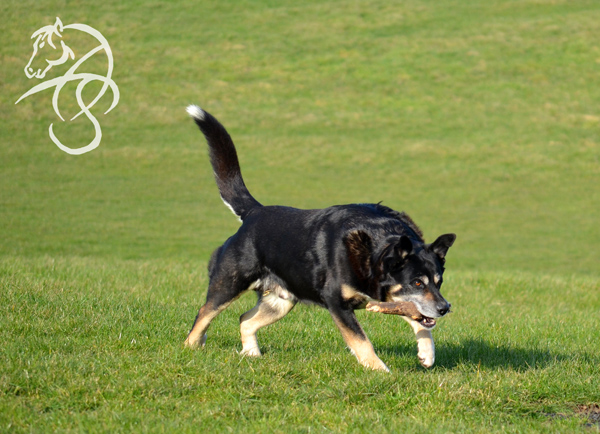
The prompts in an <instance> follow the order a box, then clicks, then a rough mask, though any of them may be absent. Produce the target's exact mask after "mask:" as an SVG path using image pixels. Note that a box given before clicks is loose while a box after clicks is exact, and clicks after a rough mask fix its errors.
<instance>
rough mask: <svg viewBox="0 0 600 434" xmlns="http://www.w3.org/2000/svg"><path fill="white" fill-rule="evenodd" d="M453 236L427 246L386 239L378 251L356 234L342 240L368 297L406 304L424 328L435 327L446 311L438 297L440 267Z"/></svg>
mask: <svg viewBox="0 0 600 434" xmlns="http://www.w3.org/2000/svg"><path fill="white" fill-rule="evenodd" d="M455 239H456V235H455V234H445V235H441V236H440V237H438V238H437V239H436V240H435V241H434V242H433V243H431V244H423V243H420V242H413V241H411V239H410V238H409V237H407V236H404V235H403V236H394V237H390V238H388V239H387V240H386V242H385V243H383V245H384V246H383V248H382V249H381V251H379V252H377V251H374V250H376V249H375V246H374V243H373V241H372V240H371V238H370V237H369V235H367V234H366V233H365V232H362V231H356V232H353V233H351V234H350V235H349V237H348V238H346V246H347V247H348V253H349V258H350V263H351V266H352V268H353V269H354V272H355V274H356V275H357V277H358V280H360V281H362V282H364V284H365V285H366V286H367V287H368V288H369V290H368V292H369V295H370V296H371V297H373V298H376V299H379V300H381V301H410V302H412V303H414V304H415V306H417V309H418V310H419V312H420V313H421V315H423V319H422V320H421V321H420V323H421V325H422V326H424V327H426V328H433V327H435V324H436V322H435V318H440V317H442V316H444V315H446V314H447V313H448V312H449V311H450V303H448V302H447V301H446V299H445V298H444V297H443V296H442V294H441V292H440V289H441V286H442V282H443V275H444V263H445V258H446V253H447V252H448V249H449V248H450V247H451V246H452V244H453V243H454V240H455Z"/></svg>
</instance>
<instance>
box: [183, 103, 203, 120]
mask: <svg viewBox="0 0 600 434" xmlns="http://www.w3.org/2000/svg"><path fill="white" fill-rule="evenodd" d="M186 111H187V112H188V115H190V116H191V117H193V118H194V119H197V120H199V121H203V120H204V110H202V109H201V108H200V107H198V106H197V105H189V106H187V108H186Z"/></svg>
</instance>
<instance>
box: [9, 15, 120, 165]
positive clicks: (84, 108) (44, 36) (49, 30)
mask: <svg viewBox="0 0 600 434" xmlns="http://www.w3.org/2000/svg"><path fill="white" fill-rule="evenodd" d="M70 29H72V30H78V31H80V32H84V33H87V34H88V35H91V36H93V37H94V38H96V39H97V40H98V42H99V43H100V45H98V46H97V47H96V48H93V49H92V50H90V51H88V52H87V53H86V54H85V55H84V56H82V57H81V58H80V59H79V60H78V61H77V62H75V64H74V65H73V66H72V67H71V68H69V70H68V71H67V72H66V73H65V74H64V75H63V76H61V77H56V78H53V79H51V80H46V81H43V82H41V83H40V84H38V85H36V86H34V87H32V88H31V89H29V90H28V91H27V92H25V93H24V94H23V95H22V96H21V97H20V98H19V99H18V100H17V102H15V104H18V103H19V101H21V100H22V99H24V98H27V97H28V96H30V95H33V94H35V93H38V92H41V91H43V90H45V89H49V88H52V87H53V88H55V89H54V94H53V96H52V107H53V108H54V111H55V112H56V114H57V115H58V117H59V118H60V119H61V120H62V121H64V118H63V117H62V115H61V114H60V110H59V109H58V97H59V95H60V91H61V90H62V88H63V87H64V86H65V84H67V83H69V82H71V81H76V80H81V81H80V82H79V84H78V85H77V90H76V92H75V97H76V98H77V104H78V105H79V108H80V109H81V111H80V112H79V113H77V114H76V115H75V116H73V117H72V118H71V120H74V119H76V118H77V117H78V116H79V115H81V114H85V116H86V117H87V118H88V119H89V120H90V122H91V123H92V125H93V126H94V131H95V136H94V139H93V140H92V141H91V142H90V143H89V144H88V145H86V146H83V147H81V148H76V149H73V148H69V147H68V146H65V145H63V144H62V143H61V142H60V140H58V138H57V137H56V135H55V134H54V131H52V125H53V124H50V127H49V128H48V132H49V134H50V138H51V139H52V141H53V142H54V143H55V144H56V146H58V147H59V148H60V149H62V150H63V151H65V152H66V153H68V154H71V155H81V154H84V153H86V152H89V151H91V150H93V149H96V148H97V147H98V145H99V144H100V140H101V139H102V129H101V128H100V123H98V120H97V119H96V117H95V116H94V115H93V114H92V112H91V111H90V108H92V107H93V105H94V104H96V103H97V102H98V101H99V100H100V98H102V96H103V95H104V93H105V92H106V90H107V89H108V88H109V87H110V89H111V91H112V93H113V101H112V104H111V106H110V107H109V108H108V110H106V112H104V114H107V113H108V112H109V111H111V110H112V109H113V108H114V107H115V106H116V105H117V103H118V102H119V95H120V94H119V88H118V86H117V85H116V83H115V82H114V81H113V80H112V78H111V76H112V71H113V57H112V51H111V49H110V45H109V44H108V41H107V40H106V38H105V37H104V36H102V34H101V33H100V32H99V31H98V30H96V29H94V28H93V27H90V26H88V25H86V24H68V25H66V26H64V25H63V23H62V22H61V20H60V19H59V18H56V22H55V23H54V25H51V26H44V27H42V28H40V29H39V30H37V31H36V32H35V33H34V34H33V35H32V36H31V39H34V38H35V41H34V43H33V54H32V55H31V58H30V59H29V62H28V63H27V65H26V66H25V75H26V76H27V78H29V79H31V78H38V79H42V78H44V77H45V76H46V73H47V72H48V71H49V70H50V69H52V67H53V66H56V65H62V64H63V63H66V62H67V61H68V60H69V59H72V60H75V53H74V52H73V50H71V48H69V47H68V46H67V45H66V44H65V43H64V41H63V40H61V41H60V46H58V47H57V46H56V45H54V43H53V41H52V37H53V36H57V37H58V38H62V34H63V32H64V31H65V30H70ZM57 45H58V44H57ZM45 46H48V47H50V48H52V49H53V50H52V52H51V54H56V55H57V56H58V57H57V58H55V60H50V59H48V58H46V59H45V60H46V62H47V63H48V66H47V67H46V68H45V69H44V70H42V69H38V70H37V71H34V69H33V68H32V66H31V65H32V64H33V61H34V59H35V58H36V56H37V55H38V51H40V49H43V48H44V47H45ZM61 50H62V52H61ZM102 50H104V52H105V54H106V57H107V58H108V70H107V72H106V75H105V76H103V75H98V74H91V73H84V72H77V69H78V68H79V67H80V66H81V65H82V64H83V63H84V62H85V61H86V60H88V59H89V58H90V57H92V56H93V55H95V54H96V53H99V52H100V51H102ZM45 51H48V50H45ZM92 81H101V82H102V88H101V89H100V91H99V92H98V94H97V95H96V97H95V98H94V99H93V100H92V102H90V103H89V104H87V105H86V104H85V103H84V101H83V98H82V96H81V94H82V92H83V89H84V88H85V86H86V85H87V84H88V83H90V82H92Z"/></svg>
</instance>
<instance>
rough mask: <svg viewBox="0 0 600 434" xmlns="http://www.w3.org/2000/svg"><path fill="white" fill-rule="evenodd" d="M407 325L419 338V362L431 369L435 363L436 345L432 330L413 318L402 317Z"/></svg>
mask: <svg viewBox="0 0 600 434" xmlns="http://www.w3.org/2000/svg"><path fill="white" fill-rule="evenodd" d="M402 318H403V319H404V320H406V322H407V323H409V324H410V325H411V327H412V328H413V331H414V332H415V337H416V338H417V347H418V350H419V352H418V354H417V357H419V361H420V362H421V365H422V366H423V367H424V368H431V367H432V366H433V364H434V362H435V345H434V343H433V336H432V334H431V330H430V329H427V328H425V327H423V326H422V325H421V324H419V323H418V322H417V321H414V320H412V319H411V318H408V317H405V316H403V317H402Z"/></svg>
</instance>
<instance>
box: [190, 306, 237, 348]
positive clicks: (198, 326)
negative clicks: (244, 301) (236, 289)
mask: <svg viewBox="0 0 600 434" xmlns="http://www.w3.org/2000/svg"><path fill="white" fill-rule="evenodd" d="M232 301H233V300H232ZM232 301H231V302H232ZM231 302H229V303H226V304H223V305H221V306H219V308H218V309H215V308H214V307H213V306H212V304H208V303H207V304H205V305H204V306H202V307H201V308H200V311H199V312H198V317H197V318H196V321H195V322H194V325H193V327H192V330H191V331H190V333H189V334H188V336H187V338H186V340H185V343H184V344H185V346H186V347H189V348H198V347H201V346H202V347H203V346H204V344H205V343H206V330H208V326H209V325H210V322H211V321H212V320H213V319H215V317H216V316H217V315H219V313H221V312H222V311H223V310H225V309H226V308H227V307H228V306H229V305H230V304H231Z"/></svg>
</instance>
